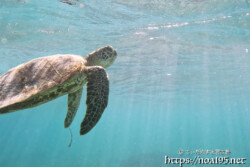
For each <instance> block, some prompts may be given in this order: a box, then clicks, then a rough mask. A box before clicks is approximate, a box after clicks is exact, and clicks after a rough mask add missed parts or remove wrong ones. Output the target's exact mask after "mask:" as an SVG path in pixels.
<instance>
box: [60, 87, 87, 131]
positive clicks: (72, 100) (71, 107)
mask: <svg viewBox="0 0 250 167" xmlns="http://www.w3.org/2000/svg"><path fill="white" fill-rule="evenodd" d="M82 90H83V88H81V89H79V90H77V91H76V92H73V93H69V95H68V112H67V116H66V118H65V121H64V127H65V128H67V127H69V126H70V124H71V123H72V121H73V119H74V117H75V115H76V112H77V110H78V107H79V104H80V101H81V97H82Z"/></svg>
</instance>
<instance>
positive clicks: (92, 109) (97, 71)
mask: <svg viewBox="0 0 250 167" xmlns="http://www.w3.org/2000/svg"><path fill="white" fill-rule="evenodd" d="M85 73H86V75H87V80H88V83H87V100H86V104H87V111H86V114H85V117H84V119H83V121H82V123H81V130H80V135H84V134H86V133H88V132H89V131H90V130H91V129H92V128H93V127H94V126H95V125H96V123H97V122H98V121H99V119H100V118H101V116H102V113H103V111H104V109H105V108H106V107H107V105H108V95H109V80H108V75H107V73H106V71H105V69H104V68H103V67H100V66H91V67H88V68H87V69H86V70H85Z"/></svg>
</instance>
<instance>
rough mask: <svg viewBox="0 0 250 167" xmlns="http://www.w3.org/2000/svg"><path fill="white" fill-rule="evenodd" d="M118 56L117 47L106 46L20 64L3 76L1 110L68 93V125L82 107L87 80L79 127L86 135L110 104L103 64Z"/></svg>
mask: <svg viewBox="0 0 250 167" xmlns="http://www.w3.org/2000/svg"><path fill="white" fill-rule="evenodd" d="M116 57H117V53H116V51H115V50H114V49H113V48H112V47H111V46H106V47H103V48H100V49H98V50H96V51H94V52H92V53H90V54H89V55H87V57H86V58H83V57H81V56H78V55H71V54H66V55H61V54H58V55H52V56H47V57H40V58H37V59H34V60H31V61H29V62H27V63H24V64H21V65H19V66H17V67H15V68H13V69H11V70H9V71H8V72H6V73H4V74H3V75H2V76H0V113H1V114H4V113H10V112H14V111H17V110H21V109H26V108H31V107H35V106H37V105H40V104H43V103H46V102H48V101H51V100H53V99H55V98H57V97H59V96H62V95H65V94H68V111H67V115H66V118H65V121H64V127H65V128H67V127H69V126H70V124H71V123H72V121H73V119H74V116H75V114H76V112H77V109H78V107H79V104H80V99H81V96H82V90H83V85H84V84H85V83H87V100H86V104H87V111H86V114H85V117H84V119H83V121H82V123H81V129H80V135H84V134H86V133H88V132H89V131H90V130H91V129H92V128H93V127H94V126H95V125H96V123H97V122H98V120H99V119H100V117H101V115H102V113H103V111H104V109H105V108H106V107H107V104H108V95H109V79H108V75H107V73H106V71H105V69H104V68H106V67H108V66H110V65H111V64H112V63H113V62H114V61H115V59H116Z"/></svg>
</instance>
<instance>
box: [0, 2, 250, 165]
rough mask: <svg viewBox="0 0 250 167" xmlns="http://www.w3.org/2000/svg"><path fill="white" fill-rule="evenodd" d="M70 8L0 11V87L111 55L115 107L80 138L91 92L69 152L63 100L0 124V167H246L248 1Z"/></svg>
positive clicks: (1, 5)
mask: <svg viewBox="0 0 250 167" xmlns="http://www.w3.org/2000/svg"><path fill="white" fill-rule="evenodd" d="M71 2H72V5H69V4H67V3H62V2H60V1H57V0H42V1H36V0H19V1H18V0H1V1H0V63H1V64H0V75H2V74H3V73H5V72H6V71H8V70H9V69H10V68H13V67H15V66H17V65H19V64H22V63H24V62H27V61H29V60H31V59H34V58H38V57H41V56H48V55H53V54H59V53H60V54H67V53H70V54H78V55H82V56H83V57H85V56H86V55H87V54H88V53H90V52H92V51H94V50H96V49H98V48H100V47H102V46H107V45H112V46H113V47H114V48H115V49H116V50H117V52H118V57H117V59H116V61H115V62H114V64H113V65H112V66H110V67H109V68H108V69H107V70H106V71H107V73H108V74H109V79H110V94H109V104H108V107H107V108H106V110H105V111H104V113H103V115H102V118H101V119H100V121H99V122H98V123H97V125H96V126H95V127H94V129H92V130H91V131H90V132H89V133H88V134H86V135H84V136H80V135H79V130H80V123H81V121H82V119H83V117H84V114H85V110H86V105H85V101H86V86H85V87H84V92H83V97H82V99H81V104H80V107H79V109H78V112H77V114H76V117H75V119H74V121H73V123H72V125H71V126H70V128H71V130H72V137H73V138H72V140H73V142H72V145H71V147H68V145H69V143H70V140H71V134H70V131H69V130H68V129H64V119H65V116H66V112H67V96H62V97H60V98H58V99H56V100H53V101H51V102H48V103H46V104H43V105H40V106H38V107H35V108H31V109H26V110H22V111H18V112H14V113H10V114H3V115H0V133H1V135H0V136H1V137H0V166H1V167H33V166H36V167H48V166H49V167H69V166H70V167H83V166H84V167H164V166H179V164H165V156H168V157H169V158H195V157H196V156H199V157H202V158H215V157H216V156H217V157H230V158H246V160H245V164H240V165H235V164H232V165H230V164H227V165H218V164H216V165H214V164H207V165H206V166H250V162H249V160H250V151H249V150H250V127H249V122H250V101H249V100H250V66H249V65H250V1H249V0H138V1H132V0H127V1H122V0H91V1H90V0H79V1H77V0H75V1H71ZM180 149H181V150H184V154H183V155H180V154H179V153H180V152H179V153H178V150H180ZM186 150H190V151H192V152H193V153H192V154H188V151H186ZM199 150H222V151H223V150H224V151H225V150H226V151H229V152H230V154H222V153H221V154H220V155H217V154H213V155H212V154H211V152H210V154H208V155H199ZM197 151H198V152H197ZM183 166H205V165H198V164H196V165H195V164H193V165H192V164H189V165H188V164H183Z"/></svg>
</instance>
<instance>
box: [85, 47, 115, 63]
mask: <svg viewBox="0 0 250 167" xmlns="http://www.w3.org/2000/svg"><path fill="white" fill-rule="evenodd" d="M116 57H117V53H116V51H115V50H114V49H113V48H112V47H111V46H105V47H103V48H100V49H98V50H96V51H94V52H92V53H90V54H89V55H88V56H87V57H86V60H87V62H86V65H87V66H102V67H104V68H107V67H109V66H110V65H111V64H113V62H114V61H115V59H116Z"/></svg>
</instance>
